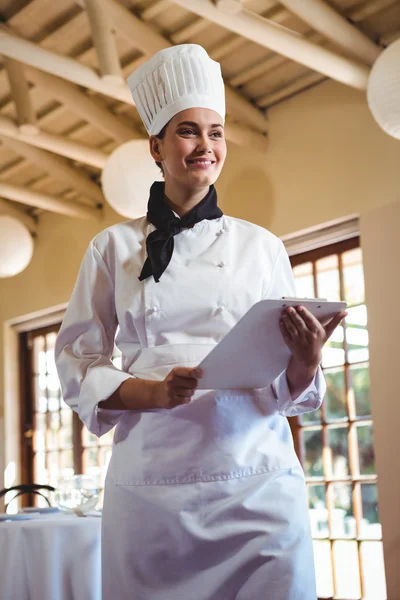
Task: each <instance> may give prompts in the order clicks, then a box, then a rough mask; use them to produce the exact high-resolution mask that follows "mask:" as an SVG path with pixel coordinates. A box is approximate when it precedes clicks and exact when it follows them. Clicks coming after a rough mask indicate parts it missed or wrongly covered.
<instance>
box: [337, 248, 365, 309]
mask: <svg viewBox="0 0 400 600" xmlns="http://www.w3.org/2000/svg"><path fill="white" fill-rule="evenodd" d="M342 264H343V282H344V299H345V300H346V302H347V303H348V304H349V305H350V306H352V305H353V304H362V303H363V302H364V273H363V267H362V253H361V248H355V250H350V251H349V252H344V253H343V254H342Z"/></svg>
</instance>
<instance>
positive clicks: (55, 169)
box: [0, 136, 104, 205]
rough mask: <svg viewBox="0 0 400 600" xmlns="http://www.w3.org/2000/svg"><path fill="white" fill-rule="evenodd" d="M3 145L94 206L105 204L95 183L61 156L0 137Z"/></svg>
mask: <svg viewBox="0 0 400 600" xmlns="http://www.w3.org/2000/svg"><path fill="white" fill-rule="evenodd" d="M0 139H1V141H2V143H3V144H4V145H5V146H7V147H9V148H11V149H12V150H13V151H14V152H16V153H17V154H18V155H20V156H23V157H24V158H26V159H27V160H30V161H32V162H33V163H35V164H37V165H38V166H40V167H41V168H42V169H43V170H45V171H46V172H47V173H49V174H50V175H51V176H52V177H54V179H58V180H59V181H62V182H63V183H66V184H67V185H68V186H72V187H74V189H76V190H77V191H78V192H80V193H81V194H83V195H84V196H87V197H88V198H90V199H91V200H92V201H93V204H94V205H96V204H103V203H104V197H103V194H102V191H101V189H100V188H99V187H98V186H97V185H96V184H95V183H93V181H91V180H90V179H88V177H87V176H86V175H83V174H82V173H81V172H79V170H78V169H74V168H73V167H71V166H70V165H69V164H68V163H67V162H66V160H65V158H61V157H60V156H56V155H54V154H52V153H50V152H47V151H46V150H42V149H41V148H36V147H35V146H31V145H29V144H26V143H24V142H21V141H20V140H16V139H12V138H10V137H6V136H0Z"/></svg>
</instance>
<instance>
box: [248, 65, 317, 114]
mask: <svg viewBox="0 0 400 600" xmlns="http://www.w3.org/2000/svg"><path fill="white" fill-rule="evenodd" d="M325 80H326V77H325V75H321V73H315V72H314V71H312V72H311V73H306V74H305V75H302V76H301V77H298V78H297V79H295V80H294V81H292V83H290V84H289V85H287V86H285V87H283V88H281V89H280V90H277V91H275V92H270V93H269V94H264V95H263V96H260V97H259V98H257V100H256V102H257V104H258V106H261V107H263V108H266V107H267V106H271V105H272V104H276V103H277V102H279V101H280V100H283V99H285V98H289V97H290V96H293V94H296V93H297V92H299V91H300V90H304V89H307V88H309V87H311V86H314V85H316V84H317V83H321V82H322V81H325Z"/></svg>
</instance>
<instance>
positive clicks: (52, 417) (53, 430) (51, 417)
mask: <svg viewBox="0 0 400 600" xmlns="http://www.w3.org/2000/svg"><path fill="white" fill-rule="evenodd" d="M47 420H48V429H47V447H48V449H49V450H57V448H58V446H59V438H58V431H59V428H60V413H58V412H56V413H47Z"/></svg>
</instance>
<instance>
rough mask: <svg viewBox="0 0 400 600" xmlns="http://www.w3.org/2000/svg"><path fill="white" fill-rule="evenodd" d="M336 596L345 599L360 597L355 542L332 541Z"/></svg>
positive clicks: (357, 598)
mask: <svg viewBox="0 0 400 600" xmlns="http://www.w3.org/2000/svg"><path fill="white" fill-rule="evenodd" d="M333 560H334V565H335V568H334V573H335V583H336V597H337V598H346V599H347V600H353V599H354V600H359V598H361V585H360V579H359V573H360V570H359V562H358V550H357V542H350V541H348V542H344V541H343V542H342V541H337V542H333Z"/></svg>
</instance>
